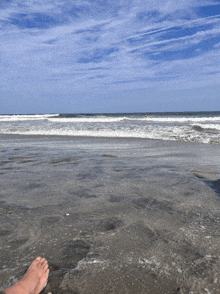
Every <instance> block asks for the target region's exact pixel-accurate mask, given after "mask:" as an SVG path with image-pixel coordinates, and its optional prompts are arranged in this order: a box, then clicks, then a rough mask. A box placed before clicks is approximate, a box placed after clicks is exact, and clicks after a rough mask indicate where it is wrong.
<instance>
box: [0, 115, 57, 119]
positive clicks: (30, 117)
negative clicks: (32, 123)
mask: <svg viewBox="0 0 220 294" xmlns="http://www.w3.org/2000/svg"><path fill="white" fill-rule="evenodd" d="M53 116H59V114H33V115H31V114H29V115H0V121H25V120H42V119H47V118H50V117H53Z"/></svg>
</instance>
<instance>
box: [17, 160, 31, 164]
mask: <svg viewBox="0 0 220 294" xmlns="http://www.w3.org/2000/svg"><path fill="white" fill-rule="evenodd" d="M29 162H35V161H34V160H23V161H20V162H18V164H21V163H29Z"/></svg>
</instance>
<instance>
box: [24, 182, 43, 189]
mask: <svg viewBox="0 0 220 294" xmlns="http://www.w3.org/2000/svg"><path fill="white" fill-rule="evenodd" d="M41 187H42V185H41V184H37V183H30V184H29V185H28V186H27V187H26V189H38V188H41Z"/></svg>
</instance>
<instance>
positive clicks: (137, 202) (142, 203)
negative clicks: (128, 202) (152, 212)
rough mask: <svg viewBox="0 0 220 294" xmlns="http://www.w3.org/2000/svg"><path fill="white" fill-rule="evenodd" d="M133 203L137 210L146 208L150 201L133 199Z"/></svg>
mask: <svg viewBox="0 0 220 294" xmlns="http://www.w3.org/2000/svg"><path fill="white" fill-rule="evenodd" d="M133 203H134V204H135V205H136V206H137V207H139V208H146V207H147V206H148V205H149V203H150V200H148V199H147V198H139V199H134V200H133Z"/></svg>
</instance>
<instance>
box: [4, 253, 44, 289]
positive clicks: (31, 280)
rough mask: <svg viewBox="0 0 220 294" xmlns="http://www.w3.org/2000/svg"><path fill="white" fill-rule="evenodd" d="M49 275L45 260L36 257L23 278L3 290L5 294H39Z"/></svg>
mask: <svg viewBox="0 0 220 294" xmlns="http://www.w3.org/2000/svg"><path fill="white" fill-rule="evenodd" d="M48 275H49V269H48V263H47V261H46V259H45V258H41V257H37V258H36V259H35V260H34V261H33V262H32V263H31V265H30V267H29V269H28V271H27V272H26V274H25V275H24V277H23V278H22V279H21V280H20V281H19V282H17V283H16V284H15V285H13V286H12V287H10V288H8V289H6V290H5V293H6V294H39V293H40V292H41V291H42V289H43V288H44V286H45V285H46V283H47V279H48Z"/></svg>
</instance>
